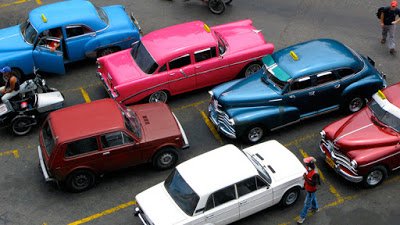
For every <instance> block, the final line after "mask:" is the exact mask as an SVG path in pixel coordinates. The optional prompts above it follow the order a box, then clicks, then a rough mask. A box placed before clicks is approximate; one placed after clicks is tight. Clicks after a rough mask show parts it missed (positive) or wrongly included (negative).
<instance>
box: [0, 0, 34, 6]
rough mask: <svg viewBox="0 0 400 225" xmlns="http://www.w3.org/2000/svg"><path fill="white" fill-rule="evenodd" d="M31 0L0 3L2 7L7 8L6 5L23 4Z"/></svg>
mask: <svg viewBox="0 0 400 225" xmlns="http://www.w3.org/2000/svg"><path fill="white" fill-rule="evenodd" d="M29 1H30V0H18V1H14V2H10V3H3V4H0V8H5V7H8V6H11V5H19V4H22V3H25V2H29Z"/></svg>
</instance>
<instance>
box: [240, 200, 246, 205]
mask: <svg viewBox="0 0 400 225" xmlns="http://www.w3.org/2000/svg"><path fill="white" fill-rule="evenodd" d="M246 204H247V200H244V201H241V202H239V205H246Z"/></svg>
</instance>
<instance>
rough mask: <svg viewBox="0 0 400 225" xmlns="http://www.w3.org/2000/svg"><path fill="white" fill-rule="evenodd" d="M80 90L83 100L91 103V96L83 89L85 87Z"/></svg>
mask: <svg viewBox="0 0 400 225" xmlns="http://www.w3.org/2000/svg"><path fill="white" fill-rule="evenodd" d="M80 90H81V93H82V96H83V98H84V99H85V102H86V103H89V102H91V101H92V100H90V97H89V94H88V93H87V92H86V91H85V89H83V87H81V88H80Z"/></svg>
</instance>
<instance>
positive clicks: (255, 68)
mask: <svg viewBox="0 0 400 225" xmlns="http://www.w3.org/2000/svg"><path fill="white" fill-rule="evenodd" d="M260 69H261V66H260V65H258V64H252V65H250V66H249V67H248V68H247V69H246V72H245V73H244V76H245V77H248V76H249V75H250V74H253V73H255V72H257V71H259V70H260Z"/></svg>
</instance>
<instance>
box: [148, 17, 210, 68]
mask: <svg viewBox="0 0 400 225" xmlns="http://www.w3.org/2000/svg"><path fill="white" fill-rule="evenodd" d="M142 43H143V45H144V46H145V47H146V48H147V50H148V51H149V52H150V54H151V55H152V56H153V58H154V59H155V60H156V61H157V62H160V61H162V63H164V61H163V59H165V58H169V57H179V56H181V55H180V54H182V53H183V52H188V51H190V50H193V49H201V48H203V47H211V46H216V43H217V42H216V39H215V38H214V36H213V34H212V33H211V32H210V33H209V32H207V31H206V30H205V28H204V22H202V21H193V22H188V23H182V24H178V25H174V26H170V27H166V28H162V29H159V30H156V31H153V32H150V33H148V34H146V35H144V36H143V38H142Z"/></svg>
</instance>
